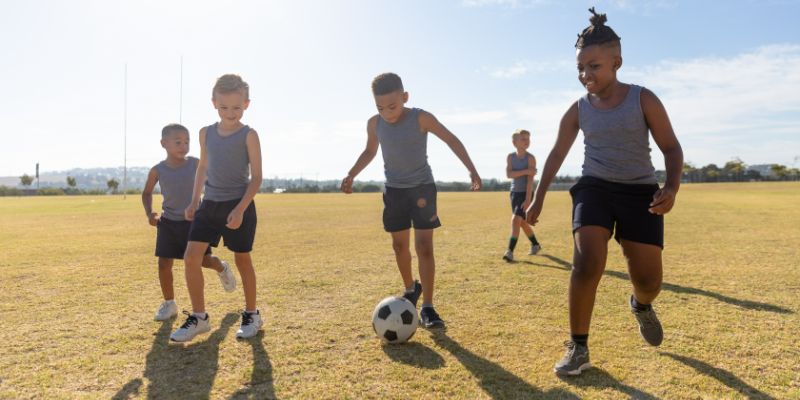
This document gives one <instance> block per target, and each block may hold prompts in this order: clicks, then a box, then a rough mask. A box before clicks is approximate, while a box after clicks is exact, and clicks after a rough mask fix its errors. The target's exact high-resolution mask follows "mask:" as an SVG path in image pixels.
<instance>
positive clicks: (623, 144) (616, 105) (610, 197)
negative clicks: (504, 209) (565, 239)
mask: <svg viewBox="0 0 800 400" xmlns="http://www.w3.org/2000/svg"><path fill="white" fill-rule="evenodd" d="M589 11H591V13H592V14H593V15H592V17H591V19H590V21H591V25H590V26H589V27H588V28H586V29H584V30H583V32H582V33H581V34H580V35H578V41H577V43H576V44H575V48H576V49H577V66H578V80H579V81H580V82H581V84H582V85H583V86H584V87H585V88H586V90H587V92H588V93H587V94H586V96H584V97H581V98H580V99H579V100H578V101H576V102H575V103H573V104H572V106H571V107H570V108H569V109H568V110H567V112H566V114H565V115H564V116H563V118H562V119H561V125H560V127H559V131H558V138H557V139H556V143H555V145H554V146H553V150H552V151H551V152H550V155H549V156H548V157H547V162H546V163H545V166H544V172H543V173H542V178H541V181H540V182H539V187H538V188H537V189H536V195H535V196H534V200H533V204H531V207H530V209H529V210H528V215H527V218H528V222H529V223H531V224H535V223H536V220H537V218H538V217H539V214H540V213H541V211H542V205H543V204H544V196H545V194H546V193H547V187H548V186H549V185H550V182H551V181H552V179H553V176H554V175H555V174H556V172H557V171H558V168H559V167H560V166H561V163H562V162H563V161H564V157H566V155H567V152H568V151H569V148H570V147H571V146H572V143H573V142H574V141H575V137H576V136H577V135H578V130H582V131H583V134H584V144H585V159H584V163H583V174H582V175H583V176H582V177H581V178H580V180H579V181H578V183H577V184H576V185H575V186H573V187H572V189H570V194H571V195H572V221H573V222H572V232H573V239H574V246H575V249H574V252H573V253H574V258H573V268H572V276H571V278H570V284H569V321H570V332H571V339H570V340H569V341H568V342H566V345H567V350H566V353H565V354H564V357H563V358H562V359H561V360H560V361H558V362H557V363H556V365H555V372H556V373H557V374H563V375H579V374H580V373H581V371H582V370H585V369H587V368H590V367H591V364H590V363H589V347H588V338H589V323H590V321H591V317H592V309H593V308H594V300H595V294H596V291H597V285H598V283H599V282H600V278H601V277H602V275H603V270H604V269H605V264H606V255H607V254H608V240H609V239H610V238H611V235H612V233H614V238H615V239H616V240H617V242H619V244H620V245H621V246H622V253H623V254H624V255H625V258H626V259H627V264H628V272H629V273H630V277H631V283H632V284H633V294H632V295H631V296H630V298H629V304H630V307H631V311H632V312H633V315H634V316H635V317H636V320H637V322H638V324H639V333H640V334H641V336H642V338H644V340H645V341H646V342H647V343H649V344H650V345H652V346H658V345H659V344H661V341H662V339H663V330H662V328H661V323H660V322H659V320H658V318H657V317H656V313H655V311H654V310H653V307H652V305H651V303H652V302H653V300H655V298H656V296H657V295H658V293H659V291H660V290H661V279H662V265H661V252H662V249H663V247H664V217H663V215H664V214H666V213H668V212H669V211H670V210H671V209H672V206H673V205H674V204H675V195H676V193H677V192H678V188H679V185H680V177H681V167H682V166H683V151H682V150H681V146H680V143H678V139H677V138H676V137H675V133H674V132H673V130H672V125H671V124H670V121H669V117H668V116H667V112H666V110H665V109H664V106H663V105H662V104H661V102H660V101H659V100H658V97H656V95H655V94H653V93H652V92H651V91H649V90H647V89H645V88H642V87H640V86H636V85H632V84H626V83H622V82H619V81H617V70H618V69H619V68H620V66H622V56H621V47H620V38H619V36H617V34H616V33H614V31H613V30H612V29H611V28H609V27H608V26H605V25H604V23H605V22H606V16H605V14H600V15H598V14H596V13H595V12H594V8H592V9H590V10H589ZM648 131H649V133H650V134H651V135H652V136H653V140H654V141H655V143H656V145H658V148H659V149H660V150H661V152H662V153H663V154H664V161H665V164H666V172H667V179H666V182H665V184H664V186H663V187H661V188H659V186H658V183H657V181H656V177H655V169H654V168H653V164H652V161H651V160H650V147H649V143H648V142H649V137H648Z"/></svg>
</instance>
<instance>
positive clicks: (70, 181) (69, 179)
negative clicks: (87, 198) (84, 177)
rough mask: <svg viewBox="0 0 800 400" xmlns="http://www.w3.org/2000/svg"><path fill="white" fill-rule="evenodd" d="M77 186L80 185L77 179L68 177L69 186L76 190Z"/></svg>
mask: <svg viewBox="0 0 800 400" xmlns="http://www.w3.org/2000/svg"><path fill="white" fill-rule="evenodd" d="M77 184H78V182H77V181H76V180H75V178H73V177H71V176H68V177H67V186H69V187H71V188H74V187H75V185H77Z"/></svg>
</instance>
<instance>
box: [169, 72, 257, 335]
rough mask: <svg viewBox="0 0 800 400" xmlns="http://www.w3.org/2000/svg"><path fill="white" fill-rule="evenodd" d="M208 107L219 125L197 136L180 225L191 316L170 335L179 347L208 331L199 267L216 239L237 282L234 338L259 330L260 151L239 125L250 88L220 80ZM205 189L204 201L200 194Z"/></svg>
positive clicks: (250, 132)
mask: <svg viewBox="0 0 800 400" xmlns="http://www.w3.org/2000/svg"><path fill="white" fill-rule="evenodd" d="M211 102H212V103H213V104H214V108H215V109H216V110H217V113H218V114H219V117H220V121H219V122H217V123H215V124H213V125H210V126H208V127H205V128H203V129H201V130H200V161H199V163H198V165H197V174H196V175H195V180H194V191H193V193H192V199H191V202H190V203H189V206H188V207H186V211H185V213H186V219H188V220H191V221H192V227H191V230H190V232H189V245H188V246H187V248H186V257H185V263H186V286H187V287H188V288H189V297H191V300H192V313H191V314H189V313H187V312H184V313H185V314H187V318H186V322H184V324H183V325H181V327H180V328H179V329H177V330H176V331H175V332H173V333H172V335H171V336H170V339H172V340H173V341H176V342H185V341H189V340H191V339H192V338H194V337H195V336H196V335H198V334H200V333H204V332H208V331H209V330H211V327H210V325H209V318H208V314H207V313H206V309H205V297H204V293H203V274H202V272H201V271H200V264H201V260H202V256H203V253H204V252H205V251H206V249H207V248H208V246H209V245H214V246H216V245H217V243H218V242H219V239H220V236H221V237H222V239H223V240H224V241H225V247H227V248H228V249H229V250H231V251H232V252H233V253H234V260H235V262H236V268H237V269H238V270H239V276H240V277H241V279H242V288H243V289H244V298H245V310H244V312H242V323H241V326H240V327H239V330H238V331H237V332H236V337H237V338H249V337H253V336H255V335H256V334H257V333H258V331H259V329H261V326H262V321H261V313H260V312H259V310H258V308H256V274H255V271H254V270H253V260H252V259H251V258H250V251H251V250H252V249H253V240H254V238H255V234H256V207H255V204H254V203H253V198H254V197H255V195H256V193H258V188H259V187H260V186H261V145H260V144H259V140H258V134H257V133H256V131H254V130H252V129H251V128H250V127H249V126H247V125H244V124H242V123H241V119H242V116H243V115H244V111H245V110H246V109H247V107H248V106H249V105H250V87H249V86H248V85H247V83H246V82H244V81H243V80H242V78H241V77H239V76H238V75H232V74H229V75H223V76H221V77H220V78H219V79H217V82H216V84H215V85H214V88H213V89H212V91H211ZM204 185H205V196H204V197H203V202H202V203H200V194H201V193H202V192H203V186H204Z"/></svg>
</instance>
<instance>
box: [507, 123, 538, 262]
mask: <svg viewBox="0 0 800 400" xmlns="http://www.w3.org/2000/svg"><path fill="white" fill-rule="evenodd" d="M511 143H512V144H513V145H514V147H515V148H516V149H517V151H515V152H513V153H510V154H509V155H508V157H506V176H507V177H508V178H509V179H513V181H511V237H510V238H509V239H508V249H507V250H506V253H505V254H503V259H504V260H506V261H508V262H512V261H514V248H515V247H517V237H519V228H520V227H521V228H522V230H523V231H524V232H525V236H527V237H528V239H529V240H530V241H531V250H530V251H529V252H528V255H534V254H536V253H538V252H539V250H541V249H542V246H540V245H539V241H537V240H536V235H534V234H533V229H531V226H530V225H528V223H527V222H525V210H527V209H528V206H529V205H530V204H531V192H532V188H533V177H534V176H535V175H536V158H535V157H533V154H531V153H528V147H529V146H530V145H531V133H530V132H528V131H526V130H525V129H517V131H516V132H514V134H512V135H511Z"/></svg>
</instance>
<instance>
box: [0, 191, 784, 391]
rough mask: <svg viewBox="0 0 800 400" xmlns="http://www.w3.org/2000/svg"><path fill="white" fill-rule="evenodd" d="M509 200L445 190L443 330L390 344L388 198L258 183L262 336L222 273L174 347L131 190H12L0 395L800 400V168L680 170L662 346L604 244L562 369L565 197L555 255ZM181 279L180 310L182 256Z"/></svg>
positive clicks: (4, 261)
mask: <svg viewBox="0 0 800 400" xmlns="http://www.w3.org/2000/svg"><path fill="white" fill-rule="evenodd" d="M507 202H508V200H507V194H506V193H443V194H440V201H439V204H440V215H441V218H442V221H443V224H444V226H443V227H442V228H441V229H439V230H437V233H436V238H435V243H436V251H437V254H436V257H437V264H438V274H437V279H438V282H437V290H438V291H437V294H436V299H437V304H438V308H439V311H440V313H441V314H442V316H443V317H444V318H445V319H446V320H447V322H448V324H449V330H448V332H447V333H446V334H443V335H438V336H432V335H430V334H428V333H427V332H425V331H424V330H420V332H418V333H417V335H415V336H414V338H413V340H412V342H411V343H408V344H405V345H400V346H382V345H381V344H380V342H379V341H378V340H377V339H376V338H375V337H374V334H373V332H372V328H371V326H370V316H371V312H372V308H373V307H374V305H375V304H376V303H377V301H379V300H380V299H382V298H383V297H385V296H387V295H389V294H393V293H397V292H398V291H399V287H400V278H399V275H398V274H397V272H396V268H395V266H394V257H393V254H392V251H391V245H390V240H389V236H388V235H387V234H386V233H384V232H383V231H382V227H381V223H380V218H381V209H382V204H381V201H380V197H379V195H377V194H357V195H351V196H345V195H340V194H333V195H324V194H320V195H288V194H284V195H260V196H258V197H257V207H258V213H259V228H258V236H257V238H256V247H255V250H254V252H253V258H254V260H255V263H256V270H257V274H258V279H259V284H258V287H259V293H258V294H259V304H260V306H261V307H262V308H263V309H264V311H265V317H266V324H265V328H264V332H263V335H260V336H259V337H258V338H257V340H250V341H237V340H236V339H235V338H234V335H233V333H234V331H235V329H236V327H237V325H238V323H239V320H238V316H237V315H235V314H234V313H235V312H236V311H237V310H239V309H241V308H242V307H243V299H242V295H241V293H239V292H236V293H225V292H223V291H222V289H221V288H220V285H219V282H218V281H217V280H216V276H214V275H212V274H210V273H209V274H207V275H206V293H207V294H206V298H207V301H208V310H209V312H210V314H211V318H212V332H211V334H209V335H205V336H202V337H200V338H199V340H196V341H195V342H193V343H191V344H189V345H186V346H183V345H173V344H169V343H168V340H167V338H168V335H169V332H170V331H171V330H172V329H173V328H174V327H175V326H177V324H178V321H170V322H169V323H165V324H161V323H156V322H153V321H152V320H151V318H152V313H153V312H154V311H155V309H156V307H157V306H158V304H159V303H160V300H161V299H160V291H159V289H158V284H157V275H156V262H155V261H156V260H155V258H154V257H153V256H152V252H153V246H154V236H155V231H154V229H153V228H151V227H150V226H149V225H147V223H146V220H145V218H144V216H143V212H142V211H141V206H140V205H139V201H138V198H136V197H129V198H128V199H127V200H125V201H123V200H122V198H121V197H52V198H0V236H2V238H3V242H2V252H0V254H2V256H3V257H2V258H1V259H0V316H2V329H0V341H2V343H3V348H2V357H0V398H70V399H72V398H112V397H113V398H116V399H124V398H143V397H149V398H209V397H210V398H231V397H233V398H245V397H249V398H273V397H274V398H315V399H321V398H333V399H341V398H359V399H360V398H417V397H422V398H469V399H473V398H610V399H615V398H628V397H631V398H800V370H799V368H800V366H799V365H800V362H798V360H800V351H798V347H800V346H798V344H799V343H798V337H799V336H798V328H799V327H800V316H798V313H800V296H798V293H800V268H798V259H800V252H799V251H798V243H800V226H798V222H800V209H798V204H800V185H798V184H796V183H785V184H784V183H772V184H738V185H727V184H717V185H685V186H684V187H683V189H682V191H681V193H680V195H679V200H678V206H677V208H676V209H675V211H674V212H673V213H672V214H670V215H669V216H668V217H667V238H666V243H667V249H666V251H665V253H664V258H665V266H666V268H665V279H664V280H665V285H664V291H663V292H662V295H661V296H660V297H659V299H658V301H657V308H658V310H659V315H660V317H661V320H662V321H663V323H664V326H665V336H666V338H665V341H664V344H663V345H662V346H661V347H660V348H652V347H649V346H647V345H645V344H644V342H643V341H642V340H641V338H639V335H638V331H637V329H636V323H635V321H634V320H633V317H632V316H631V315H630V312H629V311H628V309H627V305H626V299H627V296H628V294H629V292H630V284H629V282H628V280H627V273H626V271H625V267H624V263H623V259H622V257H621V254H620V252H619V249H618V247H617V246H616V245H615V244H614V243H613V242H612V243H611V248H612V250H611V252H610V257H609V262H608V269H607V272H606V276H605V277H604V278H603V281H602V282H601V285H600V289H599V291H598V296H597V306H596V308H595V313H594V318H593V322H592V335H591V348H592V360H593V362H594V364H595V365H596V366H597V367H596V368H595V369H593V370H590V371H587V372H585V373H584V374H583V375H582V376H580V377H578V378H574V379H564V380H561V379H559V378H557V377H556V376H554V375H553V373H552V372H551V369H552V365H553V363H554V362H555V361H556V360H557V359H558V358H559V357H560V356H561V354H562V348H561V343H562V341H563V340H565V339H566V338H567V326H568V324H567V309H566V289H567V282H568V278H569V264H570V261H571V254H572V241H571V237H570V231H569V230H570V225H569V218H570V216H569V213H570V208H569V199H568V194H567V193H566V192H553V193H551V194H550V195H549V197H548V202H547V205H546V207H545V210H544V213H543V215H542V222H541V223H540V225H539V226H538V227H537V228H536V231H537V235H538V236H539V237H540V239H541V241H542V244H543V246H544V251H543V254H542V255H540V256H530V257H529V256H524V255H520V253H521V252H520V251H518V259H519V260H520V261H519V262H517V263H514V264H510V265H509V264H506V263H504V262H503V261H502V260H501V259H500V256H501V255H502V251H503V249H504V247H505V245H506V239H507V236H508V232H507V231H508V227H507V225H508V217H509V214H510V213H509V210H508V205H507ZM521 246H522V247H525V246H523V245H521ZM217 253H218V254H219V255H220V256H221V257H222V258H224V259H231V258H232V255H231V254H230V253H229V252H227V250H220V251H218V252H217ZM175 277H176V293H177V301H178V304H179V306H181V307H188V305H189V301H188V298H187V294H186V288H185V284H184V283H183V280H182V268H180V264H178V266H177V267H176V269H175Z"/></svg>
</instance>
